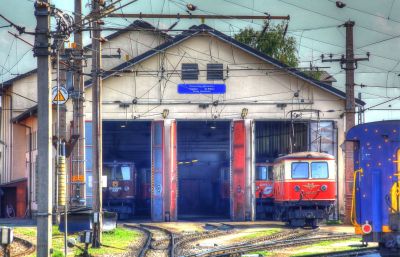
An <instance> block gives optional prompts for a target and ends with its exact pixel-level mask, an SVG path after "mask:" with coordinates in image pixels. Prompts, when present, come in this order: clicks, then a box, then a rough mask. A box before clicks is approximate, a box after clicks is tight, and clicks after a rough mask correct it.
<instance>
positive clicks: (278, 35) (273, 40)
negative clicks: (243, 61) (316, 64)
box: [235, 23, 299, 67]
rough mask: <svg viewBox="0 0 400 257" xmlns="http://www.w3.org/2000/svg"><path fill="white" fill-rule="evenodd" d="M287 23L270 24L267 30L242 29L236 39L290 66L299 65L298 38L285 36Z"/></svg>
mask: <svg viewBox="0 0 400 257" xmlns="http://www.w3.org/2000/svg"><path fill="white" fill-rule="evenodd" d="M284 31H285V25H284V24H283V23H282V24H278V25H276V26H269V29H268V31H267V32H265V33H262V31H256V30H254V29H253V28H250V27H249V28H245V29H241V30H240V32H239V33H238V34H236V35H235V39H236V40H238V41H239V42H242V43H244V44H246V45H248V46H250V47H252V48H255V49H257V50H258V51H260V52H262V53H264V54H267V55H269V56H271V57H273V58H275V59H278V60H279V61H281V62H283V63H285V64H286V65H288V66H290V67H297V66H298V64H299V60H298V58H297V50H296V39H295V38H294V37H289V36H287V35H286V36H284Z"/></svg>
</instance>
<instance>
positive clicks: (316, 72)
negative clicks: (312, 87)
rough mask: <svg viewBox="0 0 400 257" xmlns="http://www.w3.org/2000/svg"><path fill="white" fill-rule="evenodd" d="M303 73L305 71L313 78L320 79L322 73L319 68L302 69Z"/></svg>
mask: <svg viewBox="0 0 400 257" xmlns="http://www.w3.org/2000/svg"><path fill="white" fill-rule="evenodd" d="M303 73H305V74H306V75H307V76H309V77H311V78H313V79H315V80H320V79H321V75H322V71H319V70H308V71H303Z"/></svg>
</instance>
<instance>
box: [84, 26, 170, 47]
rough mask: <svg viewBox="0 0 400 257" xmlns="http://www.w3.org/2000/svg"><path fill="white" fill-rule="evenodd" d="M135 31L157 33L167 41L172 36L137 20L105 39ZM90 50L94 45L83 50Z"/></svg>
mask: <svg viewBox="0 0 400 257" xmlns="http://www.w3.org/2000/svg"><path fill="white" fill-rule="evenodd" d="M134 30H138V31H139V30H143V31H152V32H157V33H159V34H160V35H162V36H164V37H165V38H167V39H170V38H171V36H170V35H168V34H167V33H165V32H163V31H161V30H159V29H157V28H156V27H154V26H153V25H151V24H150V23H148V22H146V21H144V20H135V21H134V22H133V23H132V24H130V25H128V26H127V27H125V28H123V29H120V30H118V31H117V32H114V33H112V34H110V35H108V36H106V37H104V38H105V39H106V40H111V39H113V38H116V37H118V36H119V35H122V34H124V33H126V32H127V31H134ZM90 48H92V44H89V45H87V46H84V47H83V49H84V50H90Z"/></svg>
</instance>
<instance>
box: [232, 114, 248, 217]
mask: <svg viewBox="0 0 400 257" xmlns="http://www.w3.org/2000/svg"><path fill="white" fill-rule="evenodd" d="M245 187H246V126H245V121H244V120H236V121H233V126H232V179H231V218H232V220H236V221H241V220H245V219H246V197H245V192H246V191H245Z"/></svg>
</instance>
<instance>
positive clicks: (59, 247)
mask: <svg viewBox="0 0 400 257" xmlns="http://www.w3.org/2000/svg"><path fill="white" fill-rule="evenodd" d="M14 233H15V235H17V236H20V237H21V238H24V239H27V240H29V241H30V242H32V243H34V244H36V228H35V227H17V228H15V229H14ZM52 235H53V240H52V244H53V255H52V256H53V257H62V256H64V234H63V233H61V232H59V230H58V227H57V226H53V234H52ZM140 236H141V234H140V233H139V232H137V231H135V230H129V229H126V228H117V229H116V230H115V231H113V232H103V242H102V243H103V245H104V246H103V247H101V248H99V249H91V248H89V253H90V254H91V255H92V256H103V255H107V256H113V255H117V254H121V253H125V252H127V251H128V248H129V245H130V244H132V242H133V241H135V240H137V239H138V238H139V237H140ZM70 237H74V238H76V237H77V235H69V236H68V238H70ZM79 246H81V247H83V245H82V244H79ZM81 254H82V251H81V250H79V249H77V248H76V247H75V248H74V249H73V250H71V252H70V254H68V256H80V255H81ZM35 256H36V254H33V255H30V257H35Z"/></svg>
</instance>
